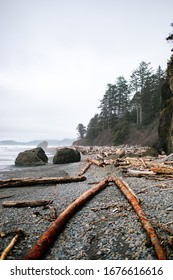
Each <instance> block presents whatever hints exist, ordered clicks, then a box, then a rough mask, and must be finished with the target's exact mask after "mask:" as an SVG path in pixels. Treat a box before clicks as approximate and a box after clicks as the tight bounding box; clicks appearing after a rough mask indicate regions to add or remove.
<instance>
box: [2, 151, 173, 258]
mask: <svg viewBox="0 0 173 280" xmlns="http://www.w3.org/2000/svg"><path fill="white" fill-rule="evenodd" d="M106 152H108V151H106ZM88 154H89V155H88ZM88 154H84V155H82V157H81V161H80V162H77V163H70V164H61V165H53V164H51V163H48V164H47V165H45V166H40V167H39V166H37V167H24V168H19V167H17V168H15V170H12V171H6V172H3V178H4V179H9V178H14V177H19V178H21V177H32V178H36V177H37V178H38V177H45V176H47V177H49V176H50V177H55V176H65V175H69V176H76V175H77V174H79V172H80V171H81V170H82V169H83V168H84V166H85V165H86V159H87V158H88V157H93V158H95V157H96V154H97V152H96V153H92V149H91V151H88ZM0 174H1V171H0ZM84 175H86V178H87V179H86V181H84V182H78V183H66V184H51V185H38V186H32V187H23V188H22V187H18V188H17V187H15V188H7V189H4V188H3V189H2V190H1V197H6V196H12V197H9V198H4V199H1V200H0V202H1V205H0V217H1V218H0V225H1V226H0V231H2V232H4V233H8V235H7V236H6V237H5V238H1V239H0V245H1V248H4V246H7V245H8V243H9V240H10V239H11V237H12V233H13V232H14V231H15V230H22V231H23V232H24V234H25V237H24V238H21V240H20V241H19V242H18V243H17V244H16V245H15V247H14V249H13V250H12V251H11V253H10V254H9V255H8V258H7V259H9V260H10V259H11V260H12V259H22V258H23V256H24V254H26V253H27V252H28V250H29V249H30V248H31V247H32V246H33V245H34V243H35V242H36V241H37V240H38V238H39V237H40V235H41V234H42V233H43V232H44V231H46V230H47V229H48V228H49V227H50V225H51V223H52V221H51V220H50V209H49V207H36V208H31V207H26V208H25V207H24V208H4V207H2V202H3V201H4V200H6V201H9V200H33V199H38V200H39V199H45V200H52V201H53V204H52V205H51V206H53V207H55V208H56V212H57V216H58V215H59V214H60V213H61V212H62V211H63V210H64V209H65V208H66V207H67V206H68V205H69V204H70V203H71V202H73V201H74V200H75V199H76V198H78V197H79V196H80V195H81V194H82V193H83V192H85V191H86V190H89V189H90V188H91V187H92V186H93V185H94V184H96V183H98V182H99V181H101V180H103V179H104V178H105V177H109V176H112V175H114V176H118V177H119V178H122V179H123V180H124V181H125V182H126V183H128V184H129V186H130V187H131V188H132V189H133V190H134V192H135V193H138V192H139V194H138V197H139V198H140V199H141V201H142V207H143V209H144V211H145V213H146V216H147V217H149V219H150V221H151V223H152V224H153V225H154V227H155V229H156V232H157V233H158V236H159V238H160V239H161V241H162V243H163V244H164V246H165V248H166V250H167V254H168V259H173V251H172V249H171V247H169V244H168V237H169V236H170V235H169V234H168V233H167V232H165V231H164V230H163V228H161V227H159V226H157V225H156V224H155V222H159V223H161V224H164V223H167V222H169V221H171V219H172V212H171V211H173V208H172V207H171V205H172V199H171V198H172V196H171V194H172V193H173V191H171V190H170V191H161V187H160V188H159V187H157V186H158V185H159V186H161V184H163V185H165V188H168V189H169V188H170V186H171V181H170V180H165V181H164V182H163V183H162V182H158V181H155V180H147V179H146V178H135V177H127V178H124V177H123V174H122V170H121V168H118V167H116V166H115V165H114V164H110V165H106V166H104V167H97V166H94V165H91V166H90V168H89V169H88V170H87V172H86V174H84ZM144 188H145V189H147V190H146V191H145V192H141V193H140V191H142V190H143V189H144ZM169 228H170V230H172V231H173V224H172V225H170V226H169ZM146 242H147V235H146V233H145V230H144V229H143V228H142V226H141V224H140V221H139V219H138V217H137V216H136V213H135V212H134V210H133V209H132V207H131V205H130V204H129V202H128V201H127V199H126V198H125V197H124V196H123V195H122V193H121V192H120V190H119V189H118V188H117V187H116V185H114V184H110V186H109V187H107V188H106V189H104V190H102V191H101V192H99V193H98V194H97V195H96V196H95V197H93V198H92V199H91V200H90V201H88V202H87V203H86V204H85V205H84V207H82V208H81V210H80V211H78V212H77V213H76V214H75V215H74V216H73V217H72V218H71V220H69V222H67V224H66V226H65V228H64V229H63V231H62V233H61V234H60V235H59V236H57V239H56V241H55V243H54V244H53V246H52V247H50V249H49V250H48V253H47V254H45V256H44V259H45V260H54V259H59V260H61V259H63V260H65V259H68V260H77V259H80V260H87V259H88V260H91V259H99V260H104V259H107V260H110V259H116V260H121V259H129V260H140V259H142V260H149V259H151V260H154V259H156V255H155V252H154V249H153V248H152V247H147V246H146Z"/></svg>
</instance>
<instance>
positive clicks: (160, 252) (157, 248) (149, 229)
mask: <svg viewBox="0 0 173 280" xmlns="http://www.w3.org/2000/svg"><path fill="white" fill-rule="evenodd" d="M110 181H113V182H115V184H116V185H117V186H118V187H119V188H120V190H121V191H122V193H123V194H124V195H125V196H126V198H127V199H128V200H129V202H130V203H131V204H132V206H133V208H134V210H135V212H136V213H137V215H138V217H139V218H140V221H141V223H142V225H143V227H144V228H145V230H146V231H147V234H148V236H149V238H150V240H151V243H152V245H153V247H154V250H155V252H156V256H157V258H158V259H159V260H165V259H166V253H165V251H164V249H163V247H162V246H161V244H160V242H159V239H158V237H157V234H156V232H155V230H154V229H153V227H152V225H151V224H150V222H149V220H148V219H147V217H146V215H145V213H144V211H143V209H142V208H141V206H140V205H139V203H138V201H137V199H136V197H135V196H134V195H133V193H132V192H130V191H129V190H128V189H127V187H126V185H125V184H124V183H123V182H122V181H121V180H120V179H119V178H117V177H115V176H113V177H110Z"/></svg>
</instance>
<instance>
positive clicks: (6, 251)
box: [0, 230, 23, 260]
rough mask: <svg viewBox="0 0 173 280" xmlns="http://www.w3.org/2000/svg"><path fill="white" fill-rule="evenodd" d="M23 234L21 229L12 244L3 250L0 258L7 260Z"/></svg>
mask: <svg viewBox="0 0 173 280" xmlns="http://www.w3.org/2000/svg"><path fill="white" fill-rule="evenodd" d="M22 235H23V232H22V231H21V230H19V231H18V232H17V233H16V235H15V236H14V237H13V238H12V240H11V242H10V244H9V245H8V246H7V247H6V248H5V249H4V250H3V252H2V254H1V257H0V260H5V259H6V257H7V255H8V253H9V252H10V251H11V250H12V249H13V247H14V245H15V244H16V242H17V241H18V239H19V237H20V236H22Z"/></svg>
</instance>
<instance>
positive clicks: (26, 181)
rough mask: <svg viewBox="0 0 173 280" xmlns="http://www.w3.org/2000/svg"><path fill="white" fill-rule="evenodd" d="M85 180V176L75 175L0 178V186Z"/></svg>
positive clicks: (22, 185)
mask: <svg viewBox="0 0 173 280" xmlns="http://www.w3.org/2000/svg"><path fill="white" fill-rule="evenodd" d="M84 180H86V177H85V176H77V177H70V176H66V177H43V178H36V179H32V178H14V179H9V180H0V188H7V187H8V188H10V187H24V186H34V185H39V184H62V183H73V182H81V181H84Z"/></svg>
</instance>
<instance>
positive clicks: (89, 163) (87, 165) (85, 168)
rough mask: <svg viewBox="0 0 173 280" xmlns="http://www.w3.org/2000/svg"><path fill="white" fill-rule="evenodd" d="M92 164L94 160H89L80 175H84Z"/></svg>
mask: <svg viewBox="0 0 173 280" xmlns="http://www.w3.org/2000/svg"><path fill="white" fill-rule="evenodd" d="M91 165H92V162H91V161H89V162H88V163H87V164H86V165H85V167H84V168H83V169H82V170H81V172H80V173H79V174H78V176H82V175H83V174H84V173H85V172H86V171H87V170H88V168H89V167H90V166H91Z"/></svg>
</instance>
